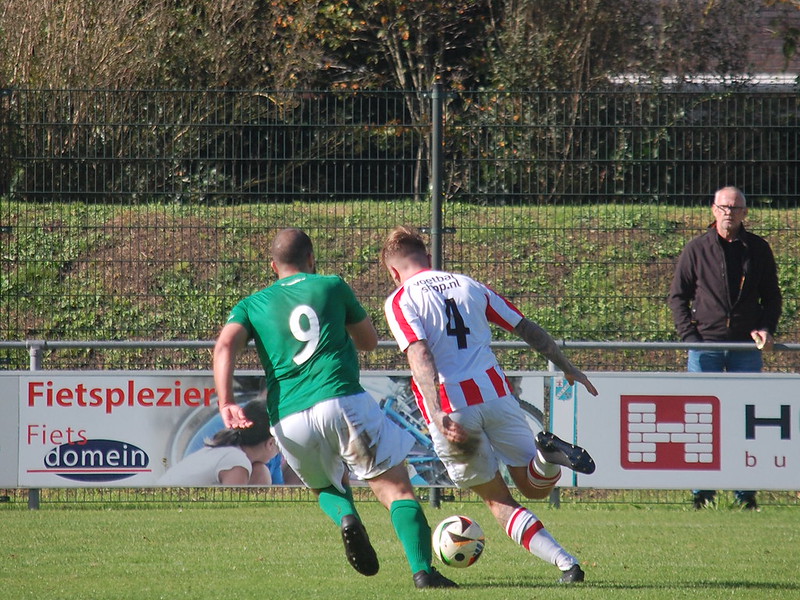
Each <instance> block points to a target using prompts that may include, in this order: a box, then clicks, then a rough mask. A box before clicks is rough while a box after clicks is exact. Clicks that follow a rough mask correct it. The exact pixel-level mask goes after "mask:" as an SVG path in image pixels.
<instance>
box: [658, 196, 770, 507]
mask: <svg viewBox="0 0 800 600" xmlns="http://www.w3.org/2000/svg"><path fill="white" fill-rule="evenodd" d="M711 210H712V213H713V214H714V222H713V223H712V224H711V225H710V226H709V228H708V231H707V232H706V233H705V234H703V235H701V236H699V237H697V238H695V239H693V240H691V241H690V242H689V243H688V244H687V245H686V247H685V248H684V249H683V252H682V253H681V255H680V258H679V259H678V263H677V266H676V267H675V274H674V277H673V279H672V285H671V286H670V290H669V299H668V302H669V306H670V309H671V310H672V317H673V319H674V321H675V327H676V328H677V331H678V335H679V336H680V338H681V340H683V341H684V342H747V341H754V342H755V345H756V349H752V350H689V357H688V367H687V368H688V370H689V371H690V372H723V371H728V372H731V373H752V372H758V371H761V368H762V364H763V363H762V356H761V351H762V350H771V349H772V346H773V343H774V340H773V335H775V329H776V327H777V325H778V319H779V317H780V315H781V304H782V299H781V291H780V288H779V286H778V274H777V268H776V266H775V258H774V256H773V254H772V250H771V248H770V246H769V244H768V243H767V242H766V240H764V239H763V238H761V237H759V236H757V235H755V234H754V233H750V232H749V231H747V230H746V229H745V227H744V223H743V222H744V219H745V217H746V216H747V201H746V199H745V197H744V194H743V193H742V192H741V190H739V189H738V188H735V187H732V186H729V187H724V188H722V189H720V190H718V191H717V192H716V194H715V195H714V201H713V204H712V205H711ZM735 497H736V500H737V502H738V503H740V505H741V506H742V507H743V508H745V509H749V510H757V509H758V503H757V502H756V492H754V491H736V492H735ZM715 499H716V491H714V490H694V491H693V504H694V507H695V508H703V507H705V506H707V505H710V504H713V503H714V502H715Z"/></svg>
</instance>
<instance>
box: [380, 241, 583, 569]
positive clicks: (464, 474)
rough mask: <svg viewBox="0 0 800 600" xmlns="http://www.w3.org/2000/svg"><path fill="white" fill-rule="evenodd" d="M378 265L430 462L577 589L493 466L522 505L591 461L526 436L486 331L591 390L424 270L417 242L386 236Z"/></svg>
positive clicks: (505, 321)
mask: <svg viewBox="0 0 800 600" xmlns="http://www.w3.org/2000/svg"><path fill="white" fill-rule="evenodd" d="M381 260H382V262H383V264H384V266H385V267H386V269H387V270H388V272H389V275H390V276H391V278H392V281H394V283H395V285H397V289H396V290H395V291H394V292H393V293H392V294H391V295H390V296H389V297H388V298H387V300H386V303H385V305H384V311H385V314H386V319H387V321H388V323H389V327H390V329H391V331H392V334H393V335H394V337H395V339H396V340H397V343H398V344H399V346H400V350H402V351H403V352H405V353H406V357H407V359H408V362H409V366H410V368H411V374H412V389H413V391H414V394H415V396H416V399H417V404H418V406H419V407H420V410H421V411H422V414H423V416H424V417H425V419H426V421H427V422H428V423H429V425H431V427H430V433H431V437H432V439H433V443H434V447H435V449H436V453H437V454H438V455H439V458H440V459H441V460H442V462H443V463H444V465H445V467H446V468H447V472H448V474H449V475H450V478H451V479H452V480H453V483H455V484H456V485H457V486H459V487H464V488H469V489H471V490H473V491H474V492H476V493H477V494H478V495H479V496H480V497H481V498H482V499H483V500H484V502H485V503H486V505H487V506H488V507H489V509H490V510H491V511H492V514H493V515H494V517H495V519H496V520H497V522H498V523H499V524H500V526H501V527H502V528H503V529H504V530H505V532H506V533H507V534H508V536H509V537H511V539H513V540H514V541H515V542H517V543H518V544H520V545H521V546H522V547H524V548H525V549H526V550H528V551H529V552H531V553H532V554H534V555H535V556H537V557H539V558H541V559H543V560H545V561H547V562H549V563H552V564H554V565H556V566H557V567H558V568H559V569H560V570H561V571H562V574H561V577H560V579H559V581H560V582H562V583H575V582H580V581H583V579H584V572H583V569H582V568H581V566H580V564H579V563H578V560H577V559H576V558H575V557H574V556H572V555H571V554H569V553H568V552H567V551H566V550H564V548H562V547H561V545H560V544H559V543H558V542H557V541H556V540H555V539H554V538H553V536H551V535H550V533H548V531H547V530H546V529H545V528H544V526H543V525H542V522H541V521H540V520H539V518H538V517H537V516H536V515H535V514H534V513H533V512H531V511H530V510H528V509H527V508H525V507H524V506H522V505H520V504H519V503H518V502H517V501H516V500H514V498H513V496H512V494H511V491H510V490H509V488H508V486H507V485H506V483H505V481H504V480H503V478H502V476H501V474H500V470H499V463H500V462H502V463H504V464H505V465H506V467H507V468H508V472H509V475H510V476H511V478H512V479H513V481H514V483H515V484H516V486H517V489H518V490H519V491H520V492H521V493H522V494H524V495H525V497H527V498H531V499H539V498H546V497H547V496H548V494H549V493H550V491H551V490H552V489H553V487H554V486H555V484H556V482H557V481H558V479H559V477H560V476H561V466H566V467H568V468H570V469H573V470H575V471H577V472H580V473H586V474H589V473H592V472H594V469H595V465H594V461H593V460H592V458H591V456H589V454H588V453H587V452H586V451H585V450H584V449H583V448H580V447H578V446H574V445H572V444H569V443H567V442H565V441H563V440H561V439H559V438H558V437H556V436H555V435H554V434H552V433H550V432H539V433H538V434H537V435H536V436H535V437H534V435H533V433H532V432H531V430H530V428H529V426H528V424H527V421H526V419H525V416H524V413H523V411H522V409H521V408H520V406H519V403H518V402H517V400H516V399H515V397H514V396H513V395H512V392H511V389H510V386H509V384H508V382H507V380H506V377H505V374H504V373H503V370H502V369H501V368H500V365H499V364H498V362H497V359H496V357H495V355H494V352H493V351H492V350H491V348H490V343H491V339H492V333H491V327H490V325H491V324H494V325H497V326H500V327H502V328H504V329H506V330H508V331H513V332H514V333H516V334H517V335H519V337H521V338H522V339H523V340H524V341H525V342H526V343H528V345H530V346H531V347H532V348H534V349H535V350H537V351H539V352H540V353H541V354H543V355H544V356H545V357H547V358H548V359H549V360H551V361H552V362H553V363H554V364H555V365H556V366H557V367H558V368H560V369H561V370H562V371H563V372H564V376H565V377H566V379H567V381H568V382H569V383H570V384H573V383H575V382H578V383H580V384H582V385H583V386H584V387H585V388H586V389H587V390H588V391H589V393H591V394H592V395H594V396H596V395H597V390H596V389H595V387H594V385H593V384H592V383H591V381H589V379H588V377H586V375H585V374H584V373H583V372H581V371H580V370H579V369H577V368H576V367H575V365H573V364H572V363H571V362H570V361H569V360H568V359H567V358H566V357H565V356H564V354H563V353H562V352H561V350H560V349H559V347H558V345H557V344H556V342H555V340H554V339H553V338H552V337H551V336H550V335H549V334H548V333H547V332H546V331H545V330H544V329H542V328H541V327H540V326H539V325H537V324H536V323H534V322H532V321H530V320H528V319H526V318H525V317H524V316H523V315H522V313H521V312H520V311H519V310H518V309H517V308H516V307H515V306H514V305H513V304H512V303H511V302H509V301H508V300H506V299H505V298H503V297H502V296H501V295H499V294H498V293H496V292H494V291H493V290H492V289H491V288H489V287H488V286H486V285H484V284H482V283H480V282H478V281H476V280H475V279H472V278H471V277H468V276H466V275H461V274H457V273H449V272H445V271H435V270H432V269H431V263H430V255H429V254H428V252H427V249H426V246H425V243H424V241H423V240H422V237H421V236H420V235H419V233H418V232H417V231H415V230H413V229H410V228H407V227H397V228H395V229H394V230H393V231H392V232H391V233H390V234H389V236H388V238H387V239H386V241H385V243H384V245H383V249H382V251H381Z"/></svg>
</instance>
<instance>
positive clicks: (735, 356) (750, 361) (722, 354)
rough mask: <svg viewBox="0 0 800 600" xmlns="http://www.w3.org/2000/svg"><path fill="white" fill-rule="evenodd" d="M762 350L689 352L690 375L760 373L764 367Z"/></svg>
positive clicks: (688, 366) (688, 367) (688, 365)
mask: <svg viewBox="0 0 800 600" xmlns="http://www.w3.org/2000/svg"><path fill="white" fill-rule="evenodd" d="M763 364H764V363H763V360H762V358H761V351H760V350H689V360H688V362H687V366H686V368H687V369H688V371H689V372H690V373H722V372H723V371H727V372H728V373H758V372H760V371H761V367H762V366H763Z"/></svg>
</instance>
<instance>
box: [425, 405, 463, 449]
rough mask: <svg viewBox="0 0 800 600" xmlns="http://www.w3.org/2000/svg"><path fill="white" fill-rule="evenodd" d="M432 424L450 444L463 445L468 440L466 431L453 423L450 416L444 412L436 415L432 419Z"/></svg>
mask: <svg viewBox="0 0 800 600" xmlns="http://www.w3.org/2000/svg"><path fill="white" fill-rule="evenodd" d="M433 424H434V425H435V426H436V429H438V430H439V432H440V433H441V434H442V435H443V436H444V437H445V438H447V441H448V442H450V443H451V444H463V443H464V442H466V441H467V439H468V438H469V434H468V433H467V430H466V429H464V428H463V427H462V426H461V424H460V423H456V422H455V421H453V419H451V418H450V415H448V414H447V413H445V412H440V413H438V414H436V415H435V416H434V418H433Z"/></svg>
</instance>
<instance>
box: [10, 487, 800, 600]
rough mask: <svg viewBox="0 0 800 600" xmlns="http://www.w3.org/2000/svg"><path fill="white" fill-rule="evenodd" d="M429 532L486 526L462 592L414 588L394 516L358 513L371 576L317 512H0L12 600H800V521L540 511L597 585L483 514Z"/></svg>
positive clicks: (745, 515)
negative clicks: (371, 559) (548, 560)
mask: <svg viewBox="0 0 800 600" xmlns="http://www.w3.org/2000/svg"><path fill="white" fill-rule="evenodd" d="M424 506H425V510H426V512H427V514H428V518H429V520H430V522H431V524H432V526H433V525H435V524H436V523H437V522H438V521H439V520H440V519H442V518H444V517H445V516H448V515H450V514H456V513H463V514H468V515H470V516H472V517H473V518H475V519H476V520H478V522H479V523H481V524H482V525H483V527H484V529H485V531H486V534H487V546H486V551H485V553H484V555H483V556H482V557H481V559H480V561H479V562H478V563H476V564H475V565H474V566H473V567H470V568H469V569H465V570H456V569H448V568H446V567H441V566H440V568H441V569H443V570H445V572H446V574H447V575H448V576H450V577H452V578H453V579H455V580H456V581H458V582H459V583H460V588H459V589H457V590H428V591H418V590H416V589H415V588H414V587H413V584H412V582H411V577H410V574H409V571H408V567H407V564H406V562H405V559H404V558H403V556H402V552H401V548H400V544H399V542H398V541H397V540H396V538H395V536H394V533H393V531H392V529H391V525H390V523H389V519H388V515H387V514H386V513H385V511H384V509H383V508H382V507H381V506H380V505H379V504H378V503H376V502H361V503H360V504H359V507H360V510H361V513H362V516H363V517H364V520H365V522H366V523H367V525H368V528H369V531H370V535H371V538H372V540H373V542H374V545H375V547H376V549H377V551H378V554H379V556H380V558H381V571H380V572H379V573H378V574H377V575H376V576H375V577H370V578H366V577H362V576H360V575H358V574H357V573H356V572H355V571H353V570H352V569H351V568H350V567H349V565H348V564H347V562H346V560H345V558H344V553H343V551H342V548H341V540H340V537H339V534H338V531H337V530H336V528H335V527H334V526H333V525H332V524H331V523H330V522H329V521H328V520H327V518H326V517H324V516H323V514H322V512H321V511H320V510H319V509H318V508H317V506H316V505H315V504H314V503H311V502H298V503H264V504H263V505H260V506H244V507H242V506H234V507H230V506H228V507H225V508H217V507H198V506H190V505H187V506H184V507H183V508H179V507H177V506H176V507H174V508H166V509H165V508H148V509H87V510H74V509H66V510H62V509H50V508H48V509H45V510H39V511H27V510H4V511H0V520H1V521H2V526H1V527H0V589H2V591H3V597H5V598H37V599H47V600H59V599H81V600H87V599H98V600H99V599H157V598H164V599H173V598H175V599H178V598H192V599H217V598H220V599H222V598H225V599H226V600H227V599H230V600H247V599H250V598H253V599H256V598H257V599H272V598H287V599H298V600H300V599H305V598H323V599H325V600H328V599H331V600H335V599H339V598H341V599H353V598H358V599H369V598H406V597H413V596H414V595H417V594H419V595H423V596H426V595H427V596H433V595H435V596H436V597H442V598H459V599H470V598H474V599H480V600H501V599H515V600H516V599H523V598H546V599H547V600H558V599H561V598H581V599H582V600H594V599H598V600H599V599H603V600H605V599H607V598H613V599H614V600H628V599H633V598H637V599H638V598H669V599H673V598H703V599H715V598H765V599H767V598H768V599H770V600H772V599H782V598H787V599H788V598H797V597H798V595H800V570H798V567H797V565H798V559H800V511H799V510H797V508H792V507H785V508H784V507H767V508H765V509H764V510H762V511H761V512H758V513H752V512H741V511H738V510H731V509H728V508H724V509H720V510H704V511H693V510H691V509H688V508H685V507H675V506H669V507H652V508H650V507H647V508H642V507H637V506H635V505H616V506H601V507H595V506H576V505H564V506H562V508H561V509H558V510H556V509H554V508H551V507H550V506H549V505H547V504H545V503H531V504H530V507H531V508H532V509H533V510H534V512H536V513H537V514H538V515H539V517H540V518H541V519H542V520H543V521H544V523H545V525H546V526H547V528H548V529H549V530H550V532H551V533H552V534H553V535H554V536H555V537H556V538H557V539H558V540H559V541H560V542H561V543H562V544H563V545H564V546H565V547H566V548H567V549H568V550H569V551H571V552H573V553H574V554H576V555H577V556H578V557H579V558H580V559H581V561H582V563H583V565H584V568H585V570H586V573H587V580H586V582H585V583H584V584H582V585H579V586H572V587H570V586H563V585H558V584H557V583H556V579H557V576H558V571H557V569H556V568H555V567H553V566H551V565H547V564H545V563H543V562H542V561H540V560H538V559H536V558H534V557H533V556H531V555H529V554H527V553H526V552H524V551H523V550H522V549H520V548H519V547H518V546H516V545H515V544H514V543H513V542H512V541H511V540H510V539H509V538H507V537H506V536H505V534H504V533H502V532H501V530H500V528H499V527H498V526H497V525H496V524H495V523H494V522H493V521H492V519H491V517H490V515H489V513H488V511H487V510H486V509H485V508H484V507H483V505H482V504H478V503H473V502H469V503H457V502H456V503H444V504H443V505H442V508H440V509H434V508H432V507H430V506H429V505H424Z"/></svg>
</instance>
